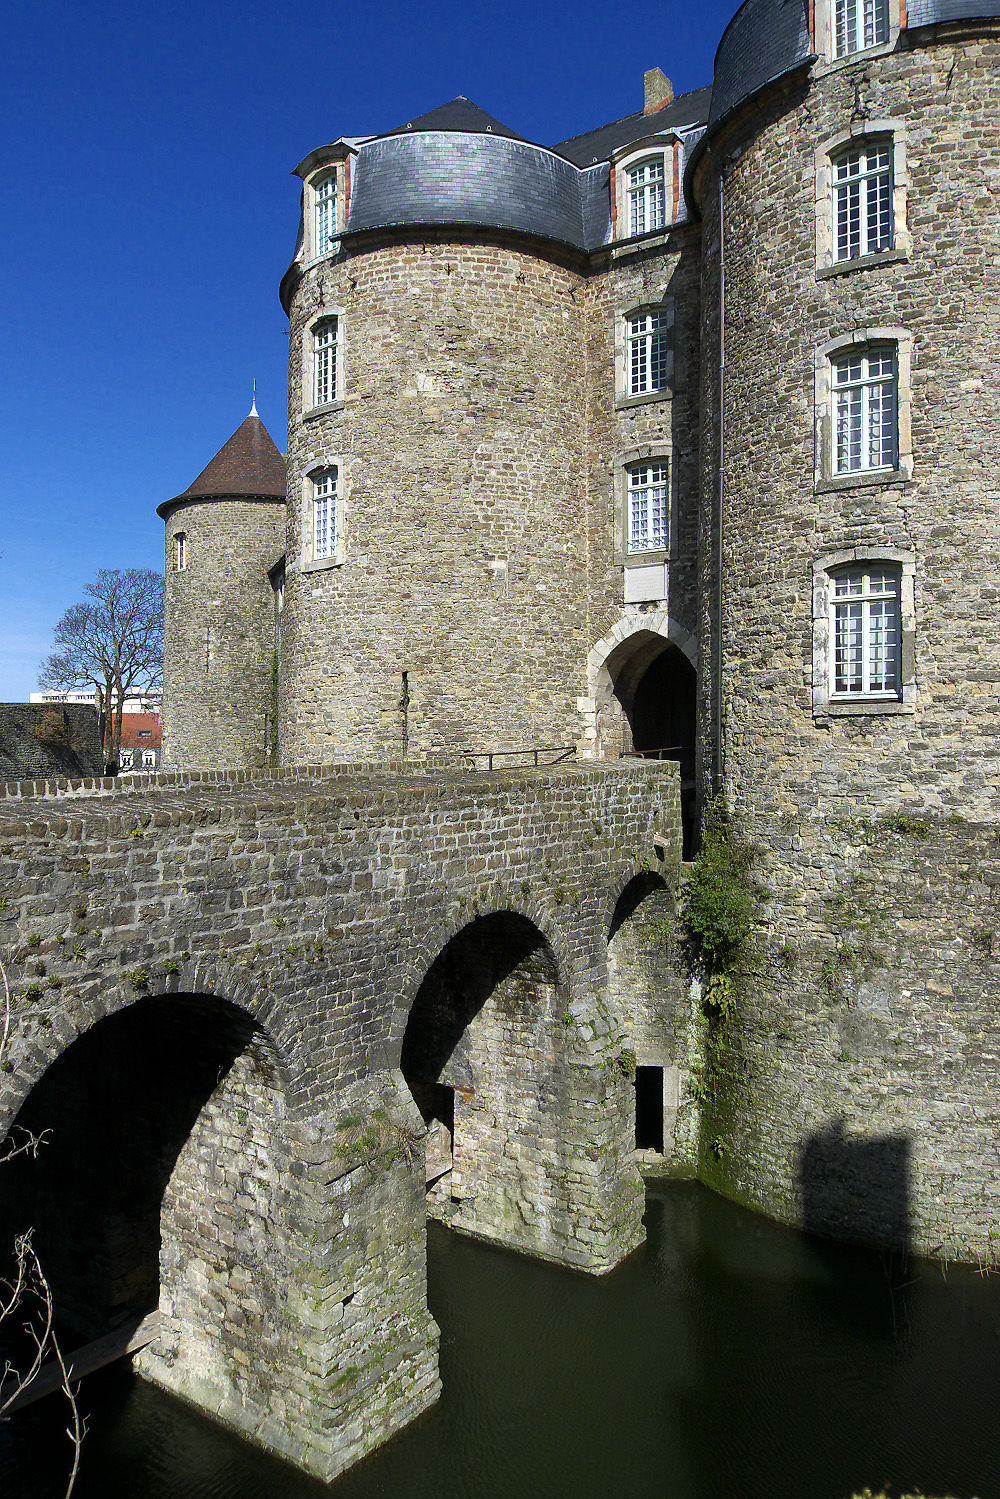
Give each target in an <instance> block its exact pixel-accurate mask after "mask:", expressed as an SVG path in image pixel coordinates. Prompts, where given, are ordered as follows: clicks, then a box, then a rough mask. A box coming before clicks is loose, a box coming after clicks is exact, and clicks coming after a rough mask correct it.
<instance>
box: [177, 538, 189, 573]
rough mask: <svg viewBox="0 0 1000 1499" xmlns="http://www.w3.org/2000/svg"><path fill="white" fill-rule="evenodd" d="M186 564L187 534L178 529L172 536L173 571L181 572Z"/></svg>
mask: <svg viewBox="0 0 1000 1499" xmlns="http://www.w3.org/2000/svg"><path fill="white" fill-rule="evenodd" d="M187 565H188V544H187V534H186V533H185V532H184V531H178V532H177V533H176V535H175V536H174V572H175V573H182V572H183V571H184V570H185V568H186V567H187Z"/></svg>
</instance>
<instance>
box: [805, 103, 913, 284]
mask: <svg viewBox="0 0 1000 1499" xmlns="http://www.w3.org/2000/svg"><path fill="white" fill-rule="evenodd" d="M887 139H888V140H891V142H892V214H893V235H892V248H891V249H890V250H879V251H878V252H877V253H876V254H874V255H861V256H858V257H856V258H855V259H853V260H837V259H835V255H836V233H835V224H834V219H835V206H834V205H835V192H834V180H833V161H834V158H835V157H836V156H838V155H839V154H840V152H841V151H843V150H844V148H845V147H847V146H850V145H852V144H857V145H859V146H860V145H862V144H864V142H865V141H869V140H887ZM908 186H909V178H908V176H907V171H906V127H905V126H904V125H901V124H900V123H899V121H898V120H857V121H855V122H854V123H853V124H851V125H850V126H849V127H848V128H846V129H844V130H840V131H838V132H837V134H836V135H831V136H829V137H828V138H827V139H826V140H824V141H822V142H821V143H820V145H819V146H817V148H816V278H817V280H823V279H825V278H826V277H827V276H837V275H842V274H843V273H844V272H845V271H858V270H865V269H867V268H868V267H869V266H873V265H884V264H886V263H887V262H889V263H891V262H894V261H901V260H907V259H908V258H909V254H910V250H911V248H912V243H911V240H910V234H909V230H908V229H907V227H906V190H907V188H908Z"/></svg>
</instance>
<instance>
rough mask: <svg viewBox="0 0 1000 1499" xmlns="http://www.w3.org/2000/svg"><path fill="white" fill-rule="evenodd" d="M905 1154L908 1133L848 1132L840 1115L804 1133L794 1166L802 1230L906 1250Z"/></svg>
mask: <svg viewBox="0 0 1000 1499" xmlns="http://www.w3.org/2000/svg"><path fill="white" fill-rule="evenodd" d="M910 1153H911V1142H910V1138H909V1136H908V1135H905V1134H902V1133H897V1134H891V1135H871V1136H863V1137H862V1136H850V1135H848V1134H847V1133H846V1132H845V1129H844V1121H843V1120H842V1119H838V1120H836V1121H835V1122H834V1123H833V1124H831V1125H829V1126H827V1128H826V1129H822V1130H818V1131H817V1132H816V1133H815V1134H813V1135H810V1136H809V1138H808V1140H807V1141H806V1143H805V1146H804V1147H803V1150H802V1156H801V1161H800V1168H799V1177H800V1182H801V1188H802V1226H803V1228H804V1229H805V1230H806V1232H807V1233H813V1234H819V1235H822V1236H825V1237H831V1238H836V1239H855V1240H858V1241H862V1242H867V1243H871V1244H878V1245H881V1246H883V1247H885V1248H887V1249H893V1250H896V1251H898V1252H900V1253H902V1254H904V1255H905V1254H908V1253H909V1250H910V1198H911V1194H910Z"/></svg>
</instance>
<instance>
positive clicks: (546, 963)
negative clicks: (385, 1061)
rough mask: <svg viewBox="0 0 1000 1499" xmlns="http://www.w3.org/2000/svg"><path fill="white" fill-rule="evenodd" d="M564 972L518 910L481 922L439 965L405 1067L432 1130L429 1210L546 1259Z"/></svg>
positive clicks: (423, 996) (408, 1042)
mask: <svg viewBox="0 0 1000 1499" xmlns="http://www.w3.org/2000/svg"><path fill="white" fill-rule="evenodd" d="M558 993H559V974H558V969H557V965H556V960H555V957H554V955H553V952H552V950H551V948H550V946H549V944H548V942H547V941H546V939H545V937H544V936H543V934H542V933H541V932H540V931H539V929H538V928H537V927H536V926H535V925H534V924H533V923H532V922H531V921H529V920H528V919H527V917H525V916H521V915H519V914H517V913H515V912H512V911H500V912H494V913H492V914H489V915H485V916H480V917H477V918H476V919H475V920H473V921H471V922H469V924H468V925H467V926H465V927H463V928H462V929H461V931H459V932H458V933H456V935H455V936H454V937H452V938H451V940H450V941H449V942H448V943H447V944H446V946H445V947H444V948H443V949H442V950H441V952H440V953H439V954H438V956H437V957H436V958H435V959H434V961H433V962H432V963H431V965H430V967H429V968H428V970H427V973H426V975H425V977H424V979H423V982H422V983H421V986H420V989H419V991H418V992H417V995H416V998H415V1000H414V1002H413V1006H412V1008H411V1010H410V1014H409V1019H408V1021H407V1025H406V1030H405V1033H404V1036H403V1043H402V1051H401V1057H400V1065H401V1068H402V1072H403V1076H404V1078H405V1079H406V1083H407V1086H408V1087H409V1089H410V1092H411V1094H412V1095H413V1099H414V1101H415V1103H416V1104H417V1107H418V1108H419V1109H420V1112H421V1114H422V1115H423V1118H424V1121H425V1123H426V1124H427V1126H428V1136H427V1177H428V1189H429V1203H430V1207H431V1210H432V1211H434V1212H436V1213H438V1215H439V1216H441V1217H443V1218H445V1219H446V1220H448V1221H451V1222H452V1223H453V1224H454V1225H455V1226H456V1227H459V1228H465V1229H468V1230H469V1231H470V1232H474V1233H479V1234H482V1235H484V1236H486V1237H490V1238H496V1239H499V1240H500V1241H501V1242H504V1243H510V1244H514V1245H516V1246H518V1247H523V1248H526V1249H530V1250H532V1251H533V1252H536V1253H545V1252H546V1250H547V1248H550V1245H549V1240H550V1236H551V1232H552V1228H553V1218H554V1217H558V1216H559V1213H560V1209H559V1208H558V1207H557V1205H556V1202H555V1199H554V1188H553V1180H552V1171H553V1164H554V1160H555V1157H556V1156H557V1155H558V1147H557V1144H556V1138H557V1135H558V1131H559V1112H560V1108H561V1105H562V1099H563V1094H564V1091H565V1074H566V1061H565V1056H564V1052H565V1037H564V1034H563V1033H564V1032H565V1027H564V1026H563V1025H562V1023H561V1019H560V1015H559V999H558Z"/></svg>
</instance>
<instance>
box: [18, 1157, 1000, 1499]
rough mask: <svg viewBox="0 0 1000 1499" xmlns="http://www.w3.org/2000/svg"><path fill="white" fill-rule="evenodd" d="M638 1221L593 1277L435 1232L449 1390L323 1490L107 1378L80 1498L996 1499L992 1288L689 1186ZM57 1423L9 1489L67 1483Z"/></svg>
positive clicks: (21, 1441)
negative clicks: (912, 1494) (876, 1497)
mask: <svg viewBox="0 0 1000 1499" xmlns="http://www.w3.org/2000/svg"><path fill="white" fill-rule="evenodd" d="M647 1230H648V1240H647V1243H646V1244H645V1246H644V1247H643V1248H642V1249H641V1250H639V1251H638V1252H637V1253H636V1254H635V1255H633V1256H632V1257H631V1259H630V1260H629V1261H628V1262H627V1264H625V1265H623V1266H622V1267H620V1269H619V1270H617V1271H616V1272H614V1273H613V1274H612V1275H610V1276H607V1277H604V1278H603V1279H600V1280H594V1279H591V1278H590V1277H585V1276H581V1275H576V1274H573V1273H572V1272H569V1271H562V1270H559V1269H556V1268H554V1267H552V1266H549V1265H541V1264H537V1263H534V1262H532V1261H530V1260H526V1259H522V1258H520V1257H518V1256H515V1255H511V1254H507V1253H504V1252H503V1251H500V1250H495V1249H491V1248H488V1247H484V1246H483V1245H481V1244H474V1243H471V1242H470V1241H468V1240H463V1239H460V1238H458V1237H456V1236H454V1235H452V1234H449V1233H448V1232H447V1231H445V1230H444V1229H441V1228H440V1227H439V1226H438V1225H436V1224H431V1225H430V1227H429V1235H428V1252H429V1264H430V1295H431V1306H432V1310H433V1312H434V1315H435V1317H436V1318H437V1320H438V1322H439V1324H440V1326H441V1330H442V1338H441V1373H442V1378H443V1381H444V1387H445V1393H444V1396H443V1398H442V1400H441V1402H440V1404H439V1405H438V1406H437V1407H436V1408H435V1409H434V1410H433V1411H430V1412H428V1413H427V1414H426V1415H425V1416H423V1417H422V1418H421V1419H420V1420H419V1421H418V1422H416V1423H415V1424H414V1425H413V1426H411V1427H410V1428H409V1429H408V1430H407V1431H406V1432H404V1433H403V1434H401V1435H400V1436H399V1437H397V1438H396V1439H395V1440H394V1441H393V1442H391V1443H389V1444H388V1445H387V1446H386V1447H384V1448H383V1449H381V1451H379V1452H377V1453H375V1454H374V1455H373V1456H372V1457H371V1458H369V1459H368V1460H367V1461H366V1462H365V1463H363V1464H362V1465H361V1466H360V1467H358V1468H356V1469H354V1470H353V1471H352V1472H350V1473H348V1474H345V1475H344V1476H343V1477H342V1478H341V1479H340V1480H338V1482H337V1483H336V1484H334V1485H333V1486H332V1487H331V1488H329V1489H327V1488H324V1487H322V1486H321V1485H319V1484H316V1483H314V1482H311V1481H310V1480H307V1479H304V1478H302V1477H301V1476H300V1475H298V1474H297V1473H295V1472H294V1471H292V1470H290V1469H288V1468H286V1467H285V1466H283V1465H282V1464H280V1463H277V1462H274V1461H272V1460H270V1459H268V1458H266V1457H263V1456H261V1455H260V1454H259V1453H257V1452H255V1451H254V1450H253V1449H252V1448H251V1447H249V1446H248V1445H247V1444H245V1443H243V1442H241V1441H239V1440H238V1439H236V1438H235V1437H232V1436H230V1435H229V1434H227V1433H225V1432H222V1431H220V1430H218V1429H217V1428H215V1427H213V1426H212V1425H211V1424H210V1423H208V1422H207V1421H205V1420H203V1419H201V1418H200V1417H198V1416H197V1415H195V1414H193V1413H192V1412H190V1411H188V1410H186V1409H185V1408H184V1407H182V1406H180V1405H178V1404H177V1403H176V1402H175V1401H173V1400H171V1399H169V1398H168V1397H166V1396H164V1395H162V1394H160V1393H159V1392H157V1391H155V1390H153V1389H151V1388H149V1387H147V1386H144V1385H142V1384H141V1383H139V1382H138V1381H134V1380H133V1379H132V1378H131V1376H130V1375H129V1374H128V1373H127V1372H125V1371H111V1372H110V1373H108V1374H106V1375H103V1376H100V1377H98V1378H95V1379H94V1380H92V1381H91V1382H90V1383H89V1385H88V1387H87V1395H86V1400H87V1405H88V1419H89V1426H90V1430H89V1432H88V1436H87V1440H86V1444H85V1450H84V1462H83V1470H82V1473H81V1477H80V1483H79V1486H78V1489H77V1499H98V1496H99V1499H120V1496H121V1499H123V1496H128V1499H137V1496H141V1499H265V1496H266V1499H307V1496H309V1499H316V1496H318V1495H320V1494H327V1495H332V1496H334V1499H374V1496H386V1499H514V1496H517V1499H607V1496H619V1495H628V1496H643V1499H646V1496H649V1499H654V1496H655V1499H847V1496H848V1495H850V1494H851V1492H852V1491H853V1490H854V1489H857V1488H861V1487H862V1486H864V1485H865V1484H869V1485H872V1486H877V1485H881V1484H883V1483H891V1484H892V1485H893V1486H894V1487H896V1488H897V1489H898V1488H904V1487H905V1488H907V1489H912V1488H917V1487H919V1488H920V1489H922V1490H923V1491H924V1492H925V1493H931V1494H935V1493H937V1494H942V1493H948V1494H954V1495H957V1496H960V1499H971V1496H973V1495H976V1496H978V1499H1000V1425H998V1423H997V1420H996V1414H995V1412H996V1407H997V1404H998V1394H1000V1390H998V1384H1000V1276H994V1277H990V1278H984V1277H982V1276H980V1275H978V1274H976V1273H975V1272H973V1271H969V1270H961V1271H960V1270H955V1269H952V1270H950V1271H949V1273H948V1275H947V1279H945V1278H944V1277H943V1276H942V1273H941V1270H940V1268H938V1267H936V1266H932V1265H924V1264H918V1263H913V1262H911V1264H910V1265H909V1266H906V1265H904V1264H902V1263H901V1262H899V1261H896V1260H893V1259H891V1258H890V1257H887V1256H881V1255H878V1254H870V1253H865V1252H861V1251H857V1250H852V1249H845V1248H843V1247H836V1246H831V1245H828V1244H823V1243H821V1242H819V1241H817V1240H812V1239H808V1238H806V1237H804V1236H802V1235H800V1234H796V1233H793V1232H791V1231H789V1230H786V1229H781V1228H778V1227H776V1226H775V1225H773V1224H770V1223H767V1222H766V1221H764V1220H763V1219H760V1218H756V1217H753V1216H752V1215H750V1214H747V1213H744V1212H742V1211H741V1210H740V1209H738V1208H734V1207H733V1206H732V1205H731V1204H728V1203H725V1202H723V1201H721V1200H720V1199H718V1198H714V1197H712V1196H711V1195H710V1194H709V1193H707V1192H706V1191H704V1190H703V1189H701V1188H699V1187H696V1186H693V1185H691V1184H686V1183H685V1184H682V1183H668V1184H664V1185H662V1186H660V1187H656V1188H653V1189H651V1190H650V1192H649V1194H648V1205H647ZM55 1414H56V1415H58V1414H61V1413H59V1412H58V1408H57V1409H56V1412H55ZM54 1420H55V1415H54V1414H53V1413H52V1412H44V1413H43V1410H42V1406H38V1407H35V1408H34V1411H33V1412H27V1413H26V1414H25V1416H24V1417H23V1418H21V1421H20V1424H19V1425H18V1426H17V1427H16V1428H14V1429H13V1430H11V1431H8V1432H7V1433H6V1435H5V1436H3V1437H0V1496H2V1499H49V1495H53V1496H54V1495H56V1494H59V1493H61V1489H60V1488H59V1487H58V1485H57V1478H58V1475H59V1473H60V1471H61V1470H60V1466H59V1465H60V1462H61V1460H62V1452H61V1449H60V1443H59V1434H58V1433H59V1428H58V1425H53V1422H54Z"/></svg>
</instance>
